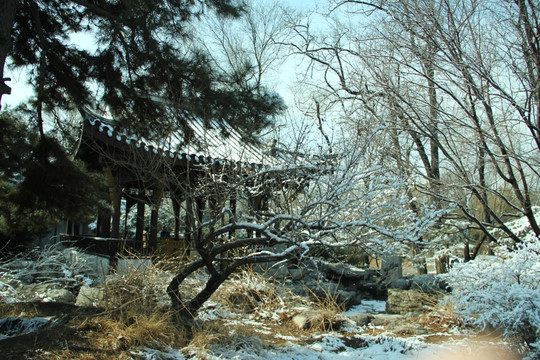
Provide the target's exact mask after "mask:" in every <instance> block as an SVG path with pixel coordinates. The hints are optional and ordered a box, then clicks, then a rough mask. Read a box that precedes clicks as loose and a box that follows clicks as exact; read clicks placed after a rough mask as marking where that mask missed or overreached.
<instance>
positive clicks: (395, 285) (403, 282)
mask: <svg viewBox="0 0 540 360" xmlns="http://www.w3.org/2000/svg"><path fill="white" fill-rule="evenodd" d="M388 288H389V289H399V290H409V289H410V288H411V282H410V280H408V279H405V278H400V279H394V280H392V282H391V283H390V284H389V285H388Z"/></svg>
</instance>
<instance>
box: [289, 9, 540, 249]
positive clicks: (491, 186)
mask: <svg viewBox="0 0 540 360" xmlns="http://www.w3.org/2000/svg"><path fill="white" fill-rule="evenodd" d="M331 12H332V13H337V12H340V16H341V17H343V15H344V14H348V15H349V17H347V21H340V22H337V23H336V24H334V25H333V29H335V32H334V34H335V36H318V35H317V34H316V33H313V31H311V29H310V26H309V25H310V24H303V25H302V24H301V25H297V26H296V27H295V31H296V33H297V38H296V40H295V42H293V43H291V46H292V47H293V48H294V49H295V51H296V52H297V53H299V54H302V55H304V56H306V57H307V58H308V59H309V60H310V61H311V64H312V67H313V69H316V70H317V71H319V73H320V74H322V76H323V79H324V82H325V86H326V89H325V91H326V95H327V98H328V99H329V100H327V102H328V103H333V104H338V105H339V106H340V107H341V108H342V109H344V111H345V114H347V116H348V117H347V118H348V119H352V120H353V122H354V123H355V126H357V127H358V128H359V129H364V128H369V127H370V126H371V127H372V125H369V124H370V123H372V122H377V123H378V124H384V125H385V129H386V132H385V136H387V137H388V139H389V140H390V141H389V143H390V144H392V147H381V148H380V149H381V150H384V151H385V152H384V153H380V154H379V156H388V155H390V156H391V158H392V159H394V161H395V164H394V166H395V169H396V171H398V172H401V173H403V174H406V175H407V176H409V177H410V178H411V181H412V182H414V184H415V187H414V188H415V191H416V194H418V196H415V198H416V199H417V200H416V201H418V200H421V199H422V197H421V194H424V195H426V196H428V197H427V198H424V200H421V201H423V202H430V203H439V204H453V205H456V206H458V208H459V209H460V210H461V211H460V213H459V214H460V216H463V217H464V218H465V219H467V220H468V221H469V222H470V224H471V226H472V228H473V229H478V230H480V231H481V232H482V233H483V234H484V237H482V239H486V238H489V239H491V240H493V241H497V240H498V235H495V233H494V232H495V231H497V230H499V229H500V230H502V232H503V233H504V234H505V236H507V237H509V238H511V239H512V240H513V241H514V242H521V241H522V239H521V238H520V234H518V233H516V232H514V231H513V230H512V229H510V228H509V227H508V226H507V221H508V219H511V217H512V216H525V217H527V219H528V220H529V225H530V227H531V229H532V230H533V231H534V232H535V233H536V234H539V235H540V232H539V231H540V228H539V227H538V224H537V222H536V219H535V217H534V213H533V204H534V202H535V201H536V197H537V195H536V193H537V191H538V187H537V185H538V172H537V165H538V163H537V154H538V146H537V145H538V142H537V135H538V133H537V130H538V129H537V125H534V124H535V121H536V119H537V116H538V115H537V113H538V110H537V106H536V100H535V98H536V96H537V95H536V92H537V88H538V87H537V86H536V84H537V83H536V81H537V80H536V77H537V75H536V73H537V68H536V66H535V64H536V63H535V58H536V57H537V55H536V54H537V49H536V45H535V44H536V43H535V40H534V39H535V36H537V34H536V33H535V32H534V31H531V29H532V28H533V27H534V26H533V25H532V24H535V19H536V15H537V13H538V5H537V4H536V2H529V3H525V2H520V1H506V2H504V4H499V3H497V4H494V3H493V2H490V1H484V0H474V1H457V0H456V1H430V2H426V1H420V0H418V1H417V0H411V1H380V2H365V1H339V2H333V5H332V6H331ZM355 21H356V22H360V21H361V22H362V23H363V24H365V26H364V27H362V28H361V30H357V28H351V27H350V25H349V24H351V23H355ZM500 29H504V30H500ZM501 32H504V36H503V35H502V34H501ZM317 89H318V91H322V90H321V86H320V85H318V86H317ZM428 199H430V200H429V201H428ZM501 204H504V206H501ZM411 205H412V206H418V205H417V204H415V203H413V202H412V203H411ZM456 215H457V214H456Z"/></svg>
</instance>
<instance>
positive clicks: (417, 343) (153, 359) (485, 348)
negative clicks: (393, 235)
mask: <svg viewBox="0 0 540 360" xmlns="http://www.w3.org/2000/svg"><path fill="white" fill-rule="evenodd" d="M349 343H351V344H352V345H356V346H358V345H362V344H363V345H364V346H362V347H351V346H350V345H349ZM496 346H500V344H494V343H482V344H479V343H474V342H471V341H469V340H458V341H450V342H447V343H444V344H426V343H424V342H422V340H420V339H417V338H407V339H404V338H393V337H369V336H363V335H357V336H355V337H353V338H352V339H351V338H349V339H343V338H340V337H338V336H333V335H324V336H321V337H320V338H319V339H317V340H316V341H314V342H313V343H311V344H309V345H305V344H303V345H299V344H293V343H291V344H289V345H286V346H281V347H262V346H261V343H260V342H257V341H252V342H249V341H240V342H239V343H238V344H237V345H236V347H235V348H230V347H217V348H212V351H207V352H204V353H201V352H200V351H198V350H195V349H193V350H189V349H183V350H179V349H171V350H170V351H168V352H163V351H159V350H155V349H144V350H142V351H138V352H136V353H133V355H137V356H139V357H141V358H144V359H147V360H157V359H171V360H172V359H175V360H184V359H207V360H223V359H230V360H262V359H268V360H350V359H361V360H450V359H452V360H469V359H471V360H472V359H474V360H494V359H499V360H511V359H512V358H510V357H501V356H500V354H498V355H493V354H494V352H495V351H498V350H494V349H497V348H496Z"/></svg>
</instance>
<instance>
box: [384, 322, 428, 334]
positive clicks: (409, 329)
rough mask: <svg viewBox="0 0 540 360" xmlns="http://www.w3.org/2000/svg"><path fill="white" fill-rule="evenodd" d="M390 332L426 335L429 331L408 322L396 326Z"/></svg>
mask: <svg viewBox="0 0 540 360" xmlns="http://www.w3.org/2000/svg"><path fill="white" fill-rule="evenodd" d="M392 332H393V333H394V334H396V335H399V336H417V335H427V334H429V333H430V332H429V331H428V330H426V329H424V328H423V327H422V326H420V325H418V324H414V323H410V322H409V323H406V324H404V325H400V326H396V327H395V328H394V329H392Z"/></svg>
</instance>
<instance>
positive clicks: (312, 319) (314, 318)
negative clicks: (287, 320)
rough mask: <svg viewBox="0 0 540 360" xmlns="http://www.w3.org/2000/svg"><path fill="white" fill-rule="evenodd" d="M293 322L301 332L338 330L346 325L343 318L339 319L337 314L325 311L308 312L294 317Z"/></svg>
mask: <svg viewBox="0 0 540 360" xmlns="http://www.w3.org/2000/svg"><path fill="white" fill-rule="evenodd" d="M292 321H293V323H294V324H295V325H296V326H297V327H298V328H299V329H300V330H309V329H312V328H315V329H326V330H328V329H333V330H338V329H339V328H340V327H341V326H342V325H343V324H344V323H345V321H344V319H343V318H338V317H337V316H336V314H335V313H333V312H331V311H327V310H324V309H323V310H306V311H304V312H301V313H300V314H296V315H295V316H293V318H292Z"/></svg>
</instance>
